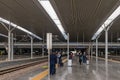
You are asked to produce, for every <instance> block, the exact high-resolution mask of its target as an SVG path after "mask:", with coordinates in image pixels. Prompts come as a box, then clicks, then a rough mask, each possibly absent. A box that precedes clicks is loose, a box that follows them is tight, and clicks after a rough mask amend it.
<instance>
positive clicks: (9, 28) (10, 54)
mask: <svg viewBox="0 0 120 80" xmlns="http://www.w3.org/2000/svg"><path fill="white" fill-rule="evenodd" d="M0 23H1V24H2V25H3V27H5V29H6V30H7V31H8V60H13V53H12V50H13V47H12V45H11V42H12V38H11V32H12V31H13V30H14V29H15V27H14V28H11V26H10V24H9V25H8V26H6V25H5V24H4V23H2V22H0Z"/></svg>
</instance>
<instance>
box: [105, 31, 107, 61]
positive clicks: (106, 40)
mask: <svg viewBox="0 0 120 80" xmlns="http://www.w3.org/2000/svg"><path fill="white" fill-rule="evenodd" d="M105 61H106V62H107V61H108V30H107V29H106V30H105Z"/></svg>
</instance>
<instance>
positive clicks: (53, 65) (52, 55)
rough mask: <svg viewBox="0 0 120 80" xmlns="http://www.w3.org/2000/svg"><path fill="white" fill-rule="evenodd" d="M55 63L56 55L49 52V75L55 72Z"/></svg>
mask: <svg viewBox="0 0 120 80" xmlns="http://www.w3.org/2000/svg"><path fill="white" fill-rule="evenodd" d="M56 63H57V56H56V54H55V52H53V53H52V54H50V75H54V74H55V73H56Z"/></svg>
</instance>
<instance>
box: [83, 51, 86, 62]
mask: <svg viewBox="0 0 120 80" xmlns="http://www.w3.org/2000/svg"><path fill="white" fill-rule="evenodd" d="M86 62H87V57H86V53H85V52H84V53H83V63H86Z"/></svg>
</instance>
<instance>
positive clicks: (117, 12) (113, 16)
mask: <svg viewBox="0 0 120 80" xmlns="http://www.w3.org/2000/svg"><path fill="white" fill-rule="evenodd" d="M119 15H120V6H118V7H117V8H116V10H115V11H114V12H113V13H112V14H111V15H110V16H109V17H108V18H107V19H106V20H105V22H104V23H103V24H102V25H101V27H100V28H99V29H98V30H97V32H96V33H95V34H94V35H93V37H92V40H95V39H96V37H97V36H98V35H99V34H100V33H101V32H102V31H103V30H104V29H105V28H106V27H107V26H108V25H110V24H111V23H112V22H113V21H114V20H115V19H116V18H117V17H118V16H119Z"/></svg>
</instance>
